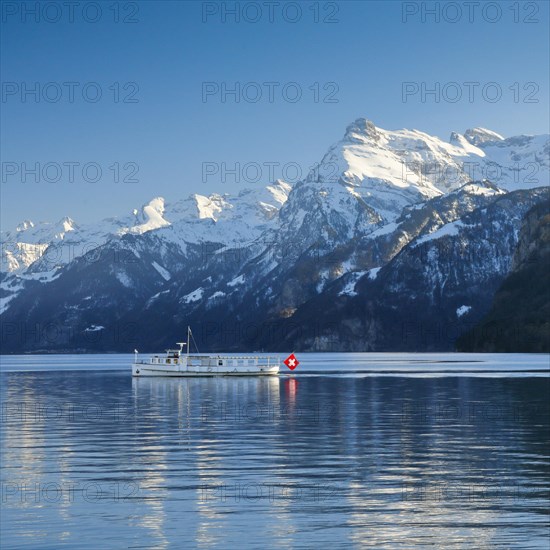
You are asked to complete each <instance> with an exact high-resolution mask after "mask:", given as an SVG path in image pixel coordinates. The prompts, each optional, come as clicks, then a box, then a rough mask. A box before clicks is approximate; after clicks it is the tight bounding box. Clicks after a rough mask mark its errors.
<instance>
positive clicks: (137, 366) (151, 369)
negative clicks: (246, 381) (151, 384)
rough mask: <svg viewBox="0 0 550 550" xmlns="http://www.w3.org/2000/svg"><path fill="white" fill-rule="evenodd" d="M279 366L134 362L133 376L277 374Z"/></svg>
mask: <svg viewBox="0 0 550 550" xmlns="http://www.w3.org/2000/svg"><path fill="white" fill-rule="evenodd" d="M278 374H279V366H278V365H276V366H266V367H256V366H250V367H234V368H225V367H188V366H186V365H174V366H167V365H154V364H148V363H134V364H132V376H135V377H138V378H139V377H141V376H169V377H173V378H182V377H185V378H193V377H204V376H276V375H278Z"/></svg>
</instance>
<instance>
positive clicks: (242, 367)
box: [132, 327, 280, 376]
mask: <svg viewBox="0 0 550 550" xmlns="http://www.w3.org/2000/svg"><path fill="white" fill-rule="evenodd" d="M192 338H193V334H192V332H191V328H190V327H187V342H178V343H177V345H178V346H179V348H178V349H167V350H166V353H165V354H164V355H153V356H152V357H150V358H149V359H140V358H139V355H138V351H137V350H135V356H134V362H133V364H132V376H273V375H276V374H278V373H279V365H280V359H279V357H277V356H273V355H217V354H200V353H198V352H197V353H196V354H191V353H190V352H189V346H190V343H191V339H192ZM193 340H194V339H193ZM184 347H185V348H186V349H185V351H184V349H183V348H184Z"/></svg>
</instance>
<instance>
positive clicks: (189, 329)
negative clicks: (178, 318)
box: [187, 325, 191, 357]
mask: <svg viewBox="0 0 550 550" xmlns="http://www.w3.org/2000/svg"><path fill="white" fill-rule="evenodd" d="M190 334H191V327H190V326H189V325H187V357H189V335H190Z"/></svg>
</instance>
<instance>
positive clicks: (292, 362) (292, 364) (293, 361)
mask: <svg viewBox="0 0 550 550" xmlns="http://www.w3.org/2000/svg"><path fill="white" fill-rule="evenodd" d="M283 363H284V364H285V365H286V366H287V367H288V368H289V369H290V370H294V369H295V368H296V367H297V366H298V365H299V364H300V361H298V359H297V358H296V356H295V355H294V353H291V354H290V355H289V356H288V357H287V358H286V359H285V360H284V361H283Z"/></svg>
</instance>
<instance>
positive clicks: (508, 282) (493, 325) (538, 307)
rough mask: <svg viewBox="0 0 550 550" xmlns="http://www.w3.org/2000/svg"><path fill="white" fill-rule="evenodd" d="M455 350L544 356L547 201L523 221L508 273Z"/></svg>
mask: <svg viewBox="0 0 550 550" xmlns="http://www.w3.org/2000/svg"><path fill="white" fill-rule="evenodd" d="M457 347H458V348H459V349H460V350H461V351H484V352H511V351H516V352H544V353H549V352H550V201H544V202H542V203H539V204H537V205H536V206H534V207H533V208H532V209H531V210H529V211H528V212H527V214H526V216H525V219H524V221H523V224H522V227H521V231H520V234H519V239H518V244H517V247H516V250H515V253H514V256H513V259H512V265H511V271H510V273H509V274H508V275H507V277H506V278H505V279H504V281H503V283H502V284H501V285H500V287H499V288H498V290H497V292H496V294H495V297H494V300H493V302H492V305H491V308H490V310H489V312H488V313H487V315H485V316H484V317H483V318H482V320H481V321H480V322H479V323H478V324H476V325H475V327H473V329H471V330H469V331H468V332H466V334H464V335H463V336H462V337H461V338H460V339H459V340H458V342H457Z"/></svg>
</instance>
